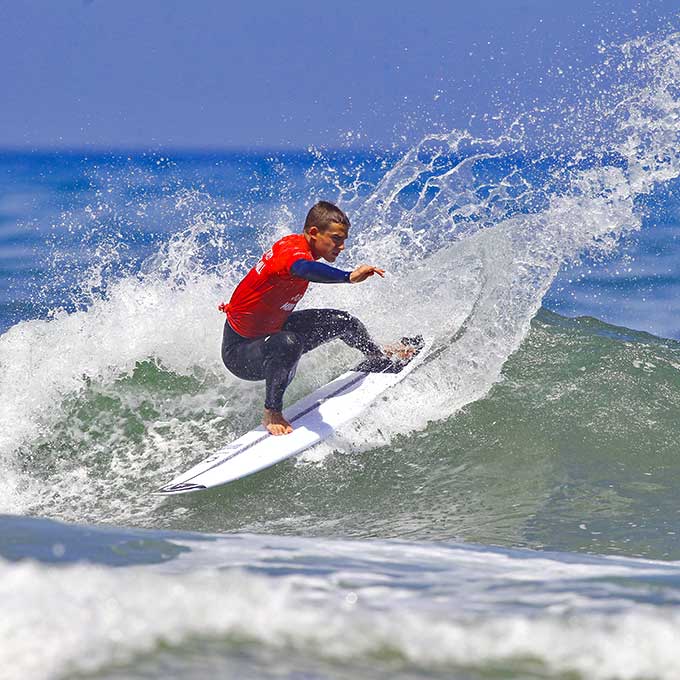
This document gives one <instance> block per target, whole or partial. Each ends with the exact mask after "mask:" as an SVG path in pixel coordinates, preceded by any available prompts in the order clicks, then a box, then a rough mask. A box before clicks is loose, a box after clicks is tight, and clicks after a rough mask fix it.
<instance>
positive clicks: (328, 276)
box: [290, 260, 385, 283]
mask: <svg viewBox="0 0 680 680" xmlns="http://www.w3.org/2000/svg"><path fill="white" fill-rule="evenodd" d="M290 273H291V274H293V275H294V276H297V277H299V278H301V279H305V280H307V281H312V282H314V283H360V282H361V281H365V280H366V279H367V278H369V277H370V276H373V275H374V274H378V276H384V275H385V270H384V269H380V268H379V267H373V266H372V265H368V264H362V265H360V266H358V267H357V268H356V269H354V270H353V271H351V272H346V271H343V270H342V269H338V268H337V267H331V266H330V265H327V264H324V263H323V262H317V261H315V260H297V261H296V262H293V264H292V265H291V267H290Z"/></svg>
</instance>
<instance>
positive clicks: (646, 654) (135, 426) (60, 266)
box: [0, 31, 680, 680]
mask: <svg viewBox="0 0 680 680" xmlns="http://www.w3.org/2000/svg"><path fill="white" fill-rule="evenodd" d="M603 74H606V77H605V76H604V75H603ZM590 76H591V80H592V87H590V88H585V89H584V92H583V93H582V95H581V96H580V98H578V99H577V100H576V101H574V102H572V103H570V104H569V105H566V104H564V103H563V102H562V103H558V104H556V106H557V107H563V110H560V122H559V123H555V122H554V121H555V117H554V116H551V115H549V112H548V113H545V112H537V111H534V112H530V111H528V112H526V113H525V114H524V115H521V116H519V117H518V118H517V119H515V120H513V122H512V123H511V124H505V123H504V125H505V127H504V129H503V130H501V131H500V132H498V134H489V135H488V136H486V137H483V138H482V137H478V136H475V135H473V134H472V133H471V132H470V131H466V130H451V131H448V132H445V133H444V132H441V131H438V132H436V133H433V134H431V135H428V136H427V137H425V138H424V139H422V140H420V141H419V142H418V143H416V144H414V145H413V146H412V147H410V148H405V149H398V150H391V151H389V152H386V151H381V150H379V149H364V150H359V151H357V150H352V149H345V150H336V151H327V150H319V149H308V150H303V151H300V152H297V153H246V152H241V153H236V152H233V153H223V152H222V153H217V152H215V153H190V152H182V153H180V152H170V151H167V152H162V153H161V152H153V153H152V152H141V151H134V152H133V151H131V152H129V153H122V152H115V153H113V152H111V153H106V152H98V153H95V152H87V153H86V152H76V151H73V152H63V151H62V152H49V153H48V152H39V151H32V152H24V153H18V152H9V151H5V152H1V153H0V332H1V334H0V394H2V400H1V401H0V471H1V474H0V513H2V515H1V516H0V575H1V578H0V594H1V596H2V602H3V606H2V610H1V612H2V613H1V614H0V639H1V640H2V643H1V644H0V678H75V677H77V678H198V677H214V676H216V675H218V676H220V677H226V678H291V679H296V680H299V679H302V678H304V679H308V678H324V679H325V678H367V679H372V678H404V679H405V678H456V679H457V680H482V679H486V678H516V679H520V678H521V679H525V678H584V679H585V678H588V679H590V678H602V679H608V678H624V679H633V678H663V679H669V680H670V679H674V678H677V677H680V657H678V654H677V648H678V644H679V643H680V541H679V540H678V533H679V532H680V516H679V515H680V510H679V509H678V507H677V488H678V486H679V485H680V456H679V445H680V424H679V422H678V417H677V416H678V412H679V409H680V322H679V321H678V315H677V314H676V311H677V306H678V303H677V302H676V301H677V300H678V299H680V297H679V293H680V248H679V247H678V234H679V233H680V198H679V194H678V191H679V190H680V179H679V178H680V153H679V152H678V149H680V144H679V142H680V89H678V82H680V34H677V33H674V32H671V31H669V32H667V33H664V34H656V35H649V36H644V37H640V38H637V39H635V40H632V41H630V42H628V43H625V44H623V45H609V46H603V47H602V64H601V65H599V66H598V67H597V69H596V70H595V71H594V72H593V73H592V74H590ZM583 80H584V82H586V83H588V74H584V76H583ZM602 81H607V82H606V85H605V84H602ZM553 113H554V112H553ZM319 198H327V199H330V200H335V201H338V202H340V204H341V205H342V206H343V207H344V208H345V209H346V210H347V212H348V214H349V216H350V219H351V220H352V222H353V227H352V231H351V239H350V241H349V242H348V246H349V247H348V250H347V252H346V253H345V254H344V255H343V262H342V263H339V264H341V266H345V267H347V268H349V267H351V266H353V265H356V264H358V263H359V262H369V263H374V264H378V265H382V266H384V267H385V269H387V271H388V275H387V277H386V278H385V280H381V281H369V282H366V283H365V284H362V285H361V286H351V287H350V286H346V287H342V286H321V285H316V286H312V287H310V292H309V293H308V295H307V296H306V297H305V300H304V301H303V306H306V307H311V306H333V307H341V308H344V309H347V310H349V311H350V312H352V313H354V314H356V315H358V316H360V317H361V318H363V319H364V320H365V322H366V323H367V325H368V327H369V329H370V330H371V332H372V333H373V334H374V335H375V337H376V338H378V339H379V340H381V341H389V340H392V339H394V338H397V337H399V336H401V335H404V334H412V333H415V332H420V333H424V334H427V335H432V336H434V337H435V338H436V342H437V343H438V346H439V348H440V351H439V352H438V354H437V356H436V359H435V360H434V361H432V362H429V363H428V364H426V365H424V366H423V367H422V368H420V369H419V370H417V371H415V372H414V373H413V376H412V378H409V379H408V380H406V381H404V382H403V383H401V384H400V385H399V386H398V387H396V388H395V389H394V390H392V391H391V392H390V393H389V394H388V395H387V396H386V398H385V399H383V400H381V401H379V402H378V403H376V404H375V405H374V406H373V407H371V408H370V409H369V410H367V411H366V412H365V414H364V415H363V416H362V417H361V418H360V419H358V420H357V421H355V422H352V423H351V424H350V425H348V426H347V427H346V428H343V429H342V430H340V431H338V432H337V433H336V435H335V436H334V438H333V439H332V440H330V441H328V442H325V443H324V444H322V445H320V446H317V447H316V448H314V449H312V450H311V451H309V452H307V453H305V454H304V455H302V456H300V457H298V458H297V459H295V460H290V461H285V462H283V463H281V464H279V465H277V466H275V467H273V468H270V469H268V470H265V471H263V472H261V473H258V474H257V475H254V476H252V477H250V478H248V479H245V480H241V481H238V482H235V483H233V484H230V485H228V486H226V487H223V488H220V489H216V490H213V491H209V492H205V493H199V494H192V495H187V496H180V497H171V498H162V497H159V496H155V495H153V491H154V490H155V489H157V488H158V487H160V486H161V485H162V484H163V483H165V482H167V481H168V480H169V479H170V478H172V477H173V476H175V475H176V474H177V473H178V472H180V471H182V470H183V469H185V468H188V467H189V466H190V465H192V464H193V463H195V462H197V461H198V460H200V459H201V458H203V457H205V456H206V455H208V453H209V452H211V451H213V450H214V449H216V448H217V447H219V446H221V445H223V444H225V443H228V442H229V441H230V440H232V439H234V438H236V437H237V436H238V435H239V434H241V433H243V432H244V431H245V430H247V429H249V428H250V427H252V426H254V425H255V424H256V423H257V422H258V420H259V418H260V415H261V414H260V410H261V404H262V395H263V386H262V385H261V384H258V383H245V382H242V381H239V380H237V379H235V378H234V377H233V376H230V375H229V374H228V373H227V372H226V371H225V369H224V368H223V366H222V365H221V361H220V357H219V345H220V336H221V326H222V324H223V316H222V315H221V314H220V313H219V312H218V311H217V305H218V304H219V303H220V302H221V301H223V300H225V299H227V298H228V297H229V295H230V293H231V290H232V289H233V287H234V285H236V283H237V282H238V281H239V279H240V277H242V276H243V275H244V274H245V272H246V271H247V270H248V269H249V268H250V266H252V264H253V263H254V262H255V261H256V259H257V258H258V257H259V255H260V253H261V252H262V250H263V249H265V248H266V247H267V246H268V245H269V244H270V243H271V242H272V241H273V240H275V239H276V238H278V237H280V236H282V235H283V234H286V233H290V232H291V231H298V230H299V229H300V225H301V223H302V220H303V219H304V215H305V213H306V211H307V209H308V208H309V206H310V205H311V204H312V203H313V202H314V201H316V200H318V199H319ZM356 359H357V355H356V353H355V352H354V351H353V350H350V349H349V348H345V347H344V346H342V345H341V344H331V345H328V346H325V347H322V348H320V349H318V350H316V351H315V352H313V353H311V354H309V355H307V356H305V357H304V358H303V361H302V362H301V365H300V368H299V370H298V375H297V377H296V380H295V382H294V383H293V384H292V385H291V387H290V389H289V390H288V393H287V399H288V400H289V401H292V400H294V399H296V398H299V397H301V396H303V395H304V394H306V393H308V392H309V391H310V390H312V389H314V388H315V387H317V386H320V385H321V384H323V383H324V382H326V381H327V380H329V379H331V378H332V377H334V376H336V375H337V374H339V373H340V372H342V371H344V370H346V368H347V366H348V365H350V364H351V363H353V362H354V361H356Z"/></svg>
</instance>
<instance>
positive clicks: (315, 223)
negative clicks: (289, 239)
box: [305, 201, 350, 231]
mask: <svg viewBox="0 0 680 680" xmlns="http://www.w3.org/2000/svg"><path fill="white" fill-rule="evenodd" d="M334 223H335V224H344V225H345V226H346V227H347V228H348V229H349V227H350V224H349V218H348V217H347V215H345V213H344V212H342V210H340V208H338V206H337V205H334V204H333V203H329V202H328V201H319V202H318V203H316V204H315V205H313V206H312V209H311V210H310V211H309V212H308V213H307V218H306V219H305V231H309V230H310V229H311V228H312V227H317V229H319V231H326V229H328V227H330V226H331V224H334Z"/></svg>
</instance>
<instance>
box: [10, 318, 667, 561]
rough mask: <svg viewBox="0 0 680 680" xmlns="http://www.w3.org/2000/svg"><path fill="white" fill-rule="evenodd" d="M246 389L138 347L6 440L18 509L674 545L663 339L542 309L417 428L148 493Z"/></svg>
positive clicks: (638, 548)
mask: <svg viewBox="0 0 680 680" xmlns="http://www.w3.org/2000/svg"><path fill="white" fill-rule="evenodd" d="M454 349H455V346H454ZM252 388H253V389H252V390H250V391H247V392H245V393H243V392H241V393H239V394H232V393H230V389H231V388H228V387H223V386H222V385H221V383H220V381H219V379H218V378H217V377H216V376H213V375H211V374H209V373H204V374H200V373H198V372H197V373H196V374H195V375H194V376H188V377H187V376H184V377H182V376H177V375H175V374H173V373H171V372H169V371H165V370H163V368H162V367H159V366H157V365H155V364H153V363H152V362H148V363H144V364H140V365H138V366H137V368H136V369H135V371H134V372H133V373H132V374H131V376H130V377H127V378H124V379H120V380H118V381H116V382H114V383H112V384H109V385H107V386H101V385H99V386H98V385H95V384H91V385H90V386H89V387H88V389H87V390H85V391H84V392H81V393H80V394H79V395H78V396H77V397H73V398H71V399H70V400H69V401H68V402H65V404H64V405H63V407H62V418H61V419H60V421H59V422H57V423H56V424H55V425H54V426H53V427H52V428H51V429H50V430H49V432H46V433H45V435H44V438H42V439H37V440H34V441H33V442H31V443H30V444H27V445H25V446H24V448H23V450H22V456H21V460H22V461H23V469H24V473H25V474H27V475H29V477H30V478H31V479H32V482H33V483H35V484H38V483H39V484H40V486H41V489H42V490H41V492H40V493H39V494H37V495H34V498H35V501H34V503H35V504H34V506H33V507H32V508H31V509H30V511H31V514H45V515H48V516H54V517H62V518H66V519H69V518H73V517H78V518H79V520H80V521H83V517H85V518H87V520H89V521H96V522H101V521H105V522H114V523H119V524H120V523H123V522H129V523H130V524H133V525H137V526H152V527H173V528H183V529H193V530H200V531H244V530H245V531H256V532H271V533H292V534H306V535H325V536H331V535H332V536H353V537H376V538H388V537H389V538H405V539H413V540H423V539H434V540H441V539H458V540H465V541H471V542H478V543H485V544H489V543H491V544H498V545H508V546H527V547H535V548H550V549H558V550H566V551H574V550H577V551H589V552H597V553H616V554H625V555H640V556H646V557H654V558H670V559H678V558H680V549H679V547H678V543H677V535H676V533H675V532H676V529H677V528H678V527H677V524H678V523H677V520H676V518H677V510H676V508H675V506H676V497H675V489H676V488H677V487H678V485H679V484H680V464H679V463H678V451H679V446H678V444H679V440H680V427H679V425H678V419H677V413H678V408H679V407H680V396H678V395H680V344H678V343H675V342H673V341H667V340H659V339H657V338H655V337H653V336H650V335H646V334H642V333H636V332H633V331H628V330H626V329H622V328H617V327H613V326H608V325H605V324H603V323H601V322H598V321H596V320H594V319H585V318H584V319H576V320H569V319H565V318H563V317H560V316H557V315H554V314H550V313H548V312H545V311H542V312H541V313H540V314H539V315H538V317H537V318H536V319H535V320H534V322H533V324H532V328H531V331H530V333H529V335H528V337H527V338H526V339H525V341H524V342H523V344H522V345H521V347H520V349H519V350H518V351H517V352H516V353H515V354H514V355H512V356H511V357H510V359H509V360H508V361H507V362H506V364H505V366H504V369H503V376H502V379H501V381H500V382H498V383H497V384H496V385H494V386H493V388H492V389H491V391H490V392H489V393H488V394H487V396H486V397H484V398H482V399H480V400H478V401H476V402H474V403H471V404H469V405H468V406H466V407H464V408H463V409H462V410H460V411H458V412H457V413H455V414H454V415H453V416H450V417H449V416H447V417H446V418H445V419H442V420H440V421H437V422H432V423H430V425H429V426H428V427H427V428H426V429H425V430H423V431H419V432H415V433H411V434H408V435H404V434H402V435H394V436H391V438H390V439H389V442H388V443H387V444H383V445H378V446H373V447H372V448H371V447H370V446H369V447H368V448H364V449H363V450H357V449H356V448H351V447H348V446H347V445H346V444H343V442H342V440H338V441H337V442H335V443H332V444H331V446H332V447H333V448H334V451H332V452H331V453H330V454H329V455H326V456H325V457H323V458H322V460H321V461H320V462H314V461H310V460H309V459H303V460H302V461H287V462H284V463H282V464H279V465H277V466H275V467H274V468H271V469H269V470H266V471H264V472H262V473H259V474H257V475H254V476H253V477H251V478H248V479H245V480H242V481H239V482H235V483H232V484H230V485H228V486H226V487H223V488H221V489H217V490H214V491H211V492H206V493H200V494H195V495H191V496H184V497H180V498H172V499H162V500H161V499H157V498H154V497H152V496H150V495H149V492H150V491H151V490H152V489H153V488H155V486H156V485H157V483H158V482H159V481H163V480H165V479H166V478H169V476H170V475H172V474H175V473H177V472H179V471H180V470H181V469H184V468H185V467H187V465H188V464H189V463H191V462H193V461H194V460H198V459H200V458H201V457H202V456H204V455H206V453H207V452H209V451H211V450H214V448H216V447H218V446H219V445H220V444H221V443H223V442H225V441H228V440H230V439H232V438H233V437H234V436H236V435H237V434H238V433H239V432H240V431H243V430H245V429H247V428H248V427H250V426H252V425H253V424H254V423H255V422H256V419H257V416H258V403H259V391H258V385H252ZM298 389H303V388H298ZM422 398H423V399H427V394H424V395H423V396H422ZM235 403H236V404H237V406H234V404H235ZM413 406H414V408H418V404H414V405H413ZM366 419H367V422H369V423H370V419H371V413H370V412H369V413H367V416H366ZM169 441H172V442H175V446H173V447H172V448H168V445H167V443H168V442H169Z"/></svg>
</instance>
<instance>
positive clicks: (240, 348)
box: [222, 322, 304, 411]
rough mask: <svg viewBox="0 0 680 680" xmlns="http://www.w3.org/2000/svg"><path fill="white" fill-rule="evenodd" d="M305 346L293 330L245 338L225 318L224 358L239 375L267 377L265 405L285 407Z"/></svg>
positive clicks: (274, 407) (248, 377) (261, 378)
mask: <svg viewBox="0 0 680 680" xmlns="http://www.w3.org/2000/svg"><path fill="white" fill-rule="evenodd" d="M303 349H304V342H303V339H302V338H301V337H299V336H298V335H297V334H296V333H294V332H292V331H286V330H283V331H281V332H279V333H274V334H272V335H266V336H263V337H260V338H244V337H243V336H241V335H239V334H238V333H236V331H234V329H233V328H232V327H231V326H230V325H229V322H225V325H224V335H223V337H222V361H224V365H225V366H226V367H227V368H228V369H229V370H230V371H231V372H232V373H233V374H234V375H235V376H237V377H238V378H241V379H243V380H264V381H265V383H266V390H265V392H266V394H265V402H264V406H265V408H268V409H271V410H272V411H281V410H282V409H283V393H284V391H285V389H286V387H288V383H289V382H290V377H291V375H292V373H293V370H294V368H295V366H296V365H297V362H298V361H299V359H300V355H301V354H302V352H303Z"/></svg>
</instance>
